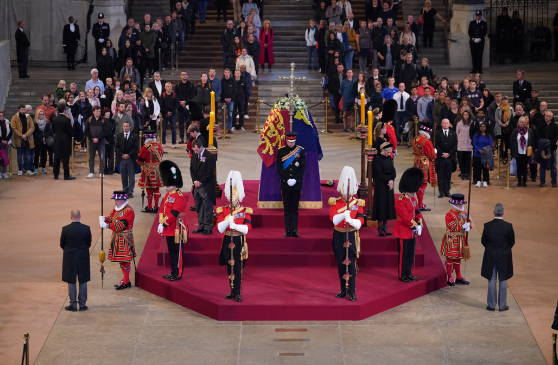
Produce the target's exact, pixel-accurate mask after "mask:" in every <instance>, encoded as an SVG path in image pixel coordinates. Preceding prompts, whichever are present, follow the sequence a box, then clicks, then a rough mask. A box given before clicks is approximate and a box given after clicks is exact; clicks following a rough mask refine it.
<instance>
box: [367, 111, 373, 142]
mask: <svg viewBox="0 0 558 365" xmlns="http://www.w3.org/2000/svg"><path fill="white" fill-rule="evenodd" d="M373 120H374V114H373V113H372V111H371V110H369V111H368V147H369V148H370V149H372V141H373V138H374V136H373V133H372V121H373Z"/></svg>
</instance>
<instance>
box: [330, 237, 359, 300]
mask: <svg viewBox="0 0 558 365" xmlns="http://www.w3.org/2000/svg"><path fill="white" fill-rule="evenodd" d="M345 240H346V233H345V232H339V231H336V230H334V231H333V252H334V254H335V261H337V271H338V273H339V284H340V286H341V291H342V292H343V291H345V279H343V275H345V273H346V266H345V265H344V264H343V261H344V260H345V258H346V256H347V252H346V249H345V247H343V244H344V243H345ZM349 242H351V245H350V246H349V260H351V263H350V264H349V275H350V277H349V291H348V293H347V294H355V290H356V288H355V286H356V258H357V257H356V240H355V231H353V232H349Z"/></svg>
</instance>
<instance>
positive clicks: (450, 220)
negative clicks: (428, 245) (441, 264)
mask: <svg viewBox="0 0 558 365" xmlns="http://www.w3.org/2000/svg"><path fill="white" fill-rule="evenodd" d="M466 219H467V213H465V212H464V211H461V210H457V209H455V208H451V209H450V211H449V212H448V213H447V214H446V234H444V238H443V239H442V246H441V247H440V255H442V256H446V257H447V258H450V259H462V258H463V246H467V240H466V237H465V230H464V229H463V225H464V224H465V223H466V222H467V221H466Z"/></svg>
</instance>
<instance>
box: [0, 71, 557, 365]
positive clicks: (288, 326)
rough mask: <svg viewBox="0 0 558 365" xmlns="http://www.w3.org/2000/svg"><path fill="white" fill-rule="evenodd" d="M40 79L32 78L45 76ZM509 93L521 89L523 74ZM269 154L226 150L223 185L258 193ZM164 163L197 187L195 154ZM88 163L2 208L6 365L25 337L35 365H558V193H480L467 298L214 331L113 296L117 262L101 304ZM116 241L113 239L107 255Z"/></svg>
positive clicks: (438, 209) (350, 158) (0, 355)
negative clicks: (499, 240)
mask: <svg viewBox="0 0 558 365" xmlns="http://www.w3.org/2000/svg"><path fill="white" fill-rule="evenodd" d="M33 71H34V72H36V73H31V72H30V74H31V75H34V74H38V73H42V72H45V71H46V70H33ZM501 77H504V76H501ZM533 78H536V77H533ZM509 79H510V85H511V81H512V80H513V72H512V73H511V75H509ZM321 142H322V147H323V149H324V154H325V157H324V160H323V161H322V163H321V166H320V168H321V174H322V178H326V179H336V178H338V176H339V173H340V170H341V168H342V166H344V165H347V164H348V165H352V166H354V167H355V168H356V169H357V171H358V166H359V164H360V160H359V158H358V150H359V146H360V143H357V142H355V141H350V140H349V139H348V136H347V135H342V134H340V133H335V134H331V135H327V136H325V135H322V136H321ZM257 143H258V135H256V134H252V133H248V132H246V133H236V134H235V135H234V136H233V139H231V140H227V141H220V156H219V163H218V179H219V180H220V181H223V179H224V178H225V176H226V174H227V173H228V171H229V170H230V169H238V170H240V171H241V172H242V175H243V178H244V179H258V178H259V172H260V160H259V157H258V156H257V154H256V153H255V150H256V146H257ZM409 153H410V150H408V149H406V148H401V149H400V151H399V155H398V157H397V160H396V167H397V170H398V173H399V175H400V174H401V173H402V172H403V171H404V169H405V168H407V167H409V166H410V165H412V158H411V156H410V154H409ZM233 155H234V157H233ZM165 158H168V159H172V160H173V161H175V162H177V163H178V165H179V166H180V167H181V169H182V171H183V172H184V173H185V175H186V176H187V175H188V173H187V171H188V166H189V160H188V159H187V156H186V155H185V153H184V152H183V150H180V149H178V150H169V154H168V155H166V157H165ZM83 161H84V156H83V155H81V156H78V159H77V162H78V163H77V165H76V173H77V174H78V179H77V180H76V181H72V182H68V181H54V180H53V179H52V175H51V174H48V175H40V176H33V177H27V176H24V177H17V176H14V177H13V178H12V179H10V180H0V204H1V206H2V207H5V208H4V209H3V210H4V211H5V212H8V211H9V212H10V214H3V215H2V228H3V229H2V231H3V239H2V240H1V241H0V248H2V249H3V252H4V254H3V255H2V256H0V298H2V300H1V301H0V359H2V361H0V362H1V363H15V362H16V361H18V362H19V361H20V360H19V359H20V356H21V352H20V351H21V342H22V334H23V333H24V332H29V333H30V334H31V355H32V356H31V358H32V361H35V363H36V364H113V363H114V364H153V363H167V364H174V363H176V364H184V363H187V364H197V363H200V364H202V363H203V364H213V363H215V364H229V363H230V364H318V363H320V364H369V363H378V364H407V363H409V364H410V363H413V364H417V363H418V364H526V363H529V364H533V365H534V364H543V363H546V362H550V349H551V339H550V334H551V330H550V323H551V321H552V315H553V312H554V308H555V303H556V290H554V286H555V282H554V280H553V278H554V277H555V276H556V274H557V273H558V269H556V265H553V263H554V262H553V258H554V257H556V254H558V247H556V245H553V244H551V242H554V240H555V239H554V235H553V231H554V230H553V229H552V227H553V226H552V224H553V223H554V222H555V221H556V220H557V218H558V217H557V215H558V213H557V209H556V208H557V199H556V192H557V191H555V190H552V189H551V188H544V189H541V188H538V187H536V185H535V184H534V183H530V186H529V187H528V188H527V189H525V188H523V189H517V190H511V191H506V190H502V189H501V187H503V186H504V185H505V179H500V180H497V179H493V180H492V183H493V184H492V186H491V187H489V188H487V189H479V188H473V190H472V197H471V203H472V205H471V217H472V219H473V221H474V224H473V230H472V232H471V236H470V237H471V247H472V251H473V256H472V259H471V260H470V261H469V262H468V263H467V265H466V266H465V275H466V277H467V279H468V280H470V281H471V285H470V286H468V287H453V288H445V289H442V290H439V291H436V292H434V293H431V294H429V295H427V296H424V297H422V298H419V299H416V300H414V301H412V302H409V303H406V304H405V305H402V306H399V307H397V308H393V309H391V310H389V311H386V312H384V313H381V314H379V315H376V316H374V317H371V318H369V319H367V320H364V321H360V322H338V321H333V322H234V323H231V322H218V321H215V320H212V319H209V318H206V317H204V316H201V315H199V314H197V313H195V312H192V311H190V310H188V309H185V308H183V307H180V306H178V305H175V304H174V303H171V302H168V301H166V300H163V299H161V298H159V297H156V296H154V295H151V294H149V293H147V292H144V291H142V290H140V289H137V288H132V289H130V290H125V291H122V292H116V291H114V289H113V288H112V284H114V283H116V282H117V281H118V280H119V279H120V271H119V268H118V266H117V265H115V264H111V263H110V262H107V263H106V265H105V266H106V269H107V273H106V275H105V280H104V289H103V290H101V278H100V273H99V263H98V261H97V253H98V251H99V250H100V246H101V238H100V233H101V232H100V229H99V228H98V224H96V222H97V216H98V215H100V189H101V186H100V179H99V178H95V179H91V180H89V179H86V178H85V175H87V173H88V171H87V168H86V166H85V165H83V164H82V162H83ZM49 171H50V169H49ZM495 174H496V172H493V175H495ZM501 175H505V174H504V173H502V174H501ZM185 181H188V179H187V178H185ZM39 187H40V188H39ZM119 187H120V181H119V176H118V175H114V176H111V177H107V178H106V179H105V185H104V190H105V198H104V212H105V213H106V212H108V211H109V209H110V208H111V201H110V199H108V197H110V192H111V191H112V190H113V189H118V188H119ZM452 192H464V193H467V184H466V183H465V182H463V181H461V180H458V179H457V178H456V179H455V184H454V186H453V189H452ZM136 196H137V197H136V198H134V199H132V200H131V204H132V206H133V207H134V209H135V210H136V212H139V210H140V209H141V200H140V199H141V198H140V197H139V191H136ZM16 199H17V201H16ZM425 200H426V204H428V205H429V206H430V207H432V208H433V210H432V212H429V213H426V214H425V218H426V220H427V221H428V224H429V228H430V230H431V233H432V236H433V238H434V241H435V242H440V241H441V238H442V236H443V233H444V230H445V226H444V215H445V213H446V211H447V210H448V208H449V205H448V204H447V202H446V199H437V198H435V197H434V193H433V191H432V188H429V190H428V194H427V196H426V199H425ZM496 202H503V203H504V205H505V207H506V215H505V219H506V220H508V221H510V222H512V223H513V224H514V227H515V231H516V239H517V244H516V246H515V248H514V263H515V276H514V278H513V279H511V280H510V281H509V286H510V290H509V292H508V301H509V305H510V310H509V311H508V312H502V313H500V312H487V311H486V310H484V308H485V306H486V285H487V283H486V280H485V279H483V278H481V276H480V265H481V261H482V246H481V245H480V232H481V231H482V224H483V223H484V222H486V221H488V220H490V219H491V210H492V208H493V206H494V204H495V203H496ZM72 208H79V209H81V212H82V216H83V219H82V221H83V222H84V223H85V224H89V225H90V226H91V228H92V231H93V236H94V247H92V255H91V265H92V281H91V282H90V283H89V300H88V303H87V304H88V306H89V307H90V310H89V311H88V312H84V313H79V312H78V313H70V312H66V311H64V310H63V307H64V306H65V305H67V296H66V285H65V284H64V283H62V282H61V281H60V271H61V268H60V266H61V265H60V264H61V258H62V252H61V250H60V248H59V245H58V241H59V234H60V228H61V226H63V225H65V224H67V223H69V211H70V209H72ZM30 210H33V211H34V212H35V214H30V213H29V212H30ZM152 219H153V216H152V215H146V214H141V213H138V214H137V216H136V224H135V227H136V228H135V237H136V241H137V245H138V252H139V253H140V254H141V250H142V249H143V244H144V242H145V238H146V237H147V230H148V228H149V224H150V223H151V222H150V220H152ZM109 237H110V236H109V233H108V232H105V235H104V243H105V244H106V243H107V242H108V240H109ZM215 239H218V237H217V235H216V237H215ZM216 255H217V253H216ZM185 279H186V280H195V278H191V279H187V278H185ZM553 284H554V285H553ZM402 285H403V284H402ZM333 293H334V288H333V286H332V294H333ZM244 300H249V298H244ZM332 300H335V299H334V298H332ZM543 355H544V356H543ZM545 359H546V361H545Z"/></svg>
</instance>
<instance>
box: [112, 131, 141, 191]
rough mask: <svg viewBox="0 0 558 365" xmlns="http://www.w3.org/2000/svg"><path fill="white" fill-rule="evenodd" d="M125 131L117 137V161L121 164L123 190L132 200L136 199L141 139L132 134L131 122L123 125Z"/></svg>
mask: <svg viewBox="0 0 558 365" xmlns="http://www.w3.org/2000/svg"><path fill="white" fill-rule="evenodd" d="M122 127H123V129H124V131H123V132H122V133H119V134H118V135H117V136H116V146H115V150H116V159H117V161H119V164H120V177H121V178H122V190H124V191H125V192H126V193H127V194H128V196H129V197H130V198H133V197H134V185H135V183H136V159H137V158H138V152H139V137H138V135H137V134H135V133H132V132H131V129H132V128H131V126H130V123H129V122H124V123H123V125H122Z"/></svg>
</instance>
